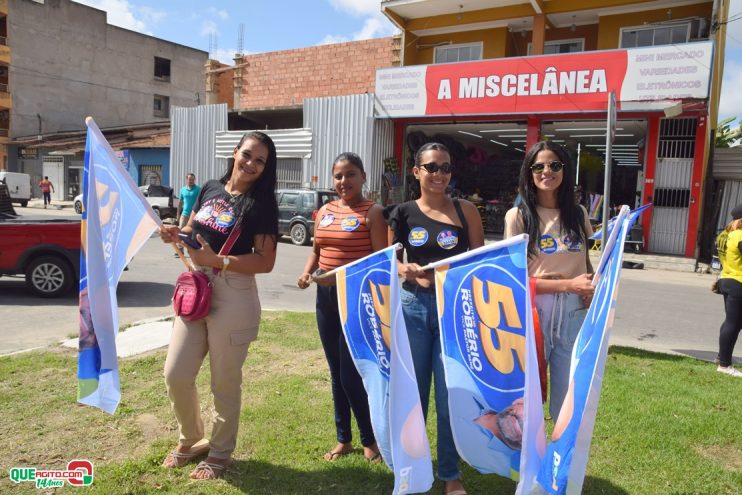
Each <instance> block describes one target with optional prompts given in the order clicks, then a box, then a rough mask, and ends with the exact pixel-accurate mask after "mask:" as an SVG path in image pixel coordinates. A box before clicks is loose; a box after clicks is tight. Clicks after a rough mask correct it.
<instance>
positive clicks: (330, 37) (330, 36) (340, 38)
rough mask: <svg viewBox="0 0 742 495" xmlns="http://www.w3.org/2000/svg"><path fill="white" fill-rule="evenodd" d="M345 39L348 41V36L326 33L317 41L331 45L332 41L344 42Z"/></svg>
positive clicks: (320, 43)
mask: <svg viewBox="0 0 742 495" xmlns="http://www.w3.org/2000/svg"><path fill="white" fill-rule="evenodd" d="M346 41H350V38H348V37H347V36H343V35H340V34H328V35H325V37H324V38H322V40H321V41H320V42H319V43H317V44H318V45H331V44H333V43H345V42H346Z"/></svg>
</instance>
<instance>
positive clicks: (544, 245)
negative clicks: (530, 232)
mask: <svg viewBox="0 0 742 495" xmlns="http://www.w3.org/2000/svg"><path fill="white" fill-rule="evenodd" d="M557 247H558V246H557V241H556V239H554V238H553V237H552V236H550V235H548V234H544V235H542V236H541V237H539V239H538V248H539V249H540V250H541V252H542V253H544V254H554V253H556V251H557Z"/></svg>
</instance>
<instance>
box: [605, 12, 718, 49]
mask: <svg viewBox="0 0 742 495" xmlns="http://www.w3.org/2000/svg"><path fill="white" fill-rule="evenodd" d="M712 8H713V3H712V2H708V3H702V4H697V5H686V6H680V7H672V8H671V9H669V10H670V11H671V17H668V15H667V11H668V9H660V10H649V11H646V12H634V13H631V14H619V15H610V16H601V17H600V23H599V27H598V47H597V49H598V50H611V49H614V48H618V44H619V41H620V39H621V29H622V28H626V27H637V26H642V25H644V24H649V23H652V22H660V21H668V20H670V21H672V20H680V19H685V18H688V17H706V18H707V19H710V18H711V10H712Z"/></svg>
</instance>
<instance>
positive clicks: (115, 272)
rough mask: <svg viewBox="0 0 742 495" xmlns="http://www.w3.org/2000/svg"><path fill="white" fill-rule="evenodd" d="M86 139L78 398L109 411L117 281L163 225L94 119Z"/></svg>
mask: <svg viewBox="0 0 742 495" xmlns="http://www.w3.org/2000/svg"><path fill="white" fill-rule="evenodd" d="M86 124H87V126H88V133H87V141H86V143H85V165H84V174H83V198H84V201H83V204H84V209H83V214H82V229H81V237H82V239H81V240H82V250H81V251H80V340H79V353H78V359H77V380H78V402H81V403H83V404H87V405H90V406H95V407H98V408H100V409H102V410H104V411H106V412H107V413H110V414H113V413H114V412H115V411H116V407H117V406H118V404H119V401H120V400H121V390H120V384H119V373H118V362H117V358H116V335H117V333H118V302H117V299H116V286H117V285H118V281H119V279H120V278H121V273H122V272H123V270H124V268H125V267H126V265H127V264H128V263H129V261H131V259H132V258H133V257H134V254H136V252H137V251H138V250H139V249H140V248H141V247H142V245H143V244H144V243H145V242H146V241H147V239H149V237H150V235H151V234H152V232H153V231H154V230H155V229H156V228H157V227H158V226H159V225H160V224H161V222H160V219H159V218H158V217H157V216H156V215H155V214H154V212H153V211H152V208H151V207H150V206H149V205H148V204H147V202H146V200H145V199H144V196H142V194H141V192H140V191H139V189H138V188H137V187H136V185H135V184H134V181H133V180H132V178H131V176H130V175H129V174H128V173H127V172H126V170H124V168H123V167H122V165H121V162H120V161H119V160H118V159H117V158H116V156H115V155H114V153H113V150H111V147H110V146H109V145H108V142H107V141H106V139H105V137H103V134H102V133H101V132H100V130H99V129H98V126H97V125H96V124H95V122H94V121H93V119H92V118H90V117H88V119H87V120H86Z"/></svg>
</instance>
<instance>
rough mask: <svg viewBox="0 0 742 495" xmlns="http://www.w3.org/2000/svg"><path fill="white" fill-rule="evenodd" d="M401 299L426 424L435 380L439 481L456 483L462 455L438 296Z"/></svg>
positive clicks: (404, 294) (415, 293)
mask: <svg viewBox="0 0 742 495" xmlns="http://www.w3.org/2000/svg"><path fill="white" fill-rule="evenodd" d="M400 295H401V299H402V313H403V314H404V321H405V325H406V326H407V336H408V337H409V340H410V350H411V351H412V362H413V364H414V366H415V375H416V376H417V388H418V390H419V392H420V402H421V404H422V408H423V415H424V417H425V419H426V421H427V419H428V402H429V398H430V378H431V375H432V377H433V379H434V382H433V383H434V386H435V409H436V412H437V413H438V424H437V430H438V478H439V479H441V480H443V481H449V480H456V479H459V478H460V477H461V472H460V471H459V453H458V452H457V451H456V445H455V444H454V442H453V433H451V421H450V419H449V414H448V389H447V388H446V375H445V372H444V370H443V359H442V358H441V337H440V330H439V328H438V312H437V310H436V303H435V292H432V291H425V290H421V289H420V288H417V289H415V290H412V291H410V290H407V289H405V288H400Z"/></svg>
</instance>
